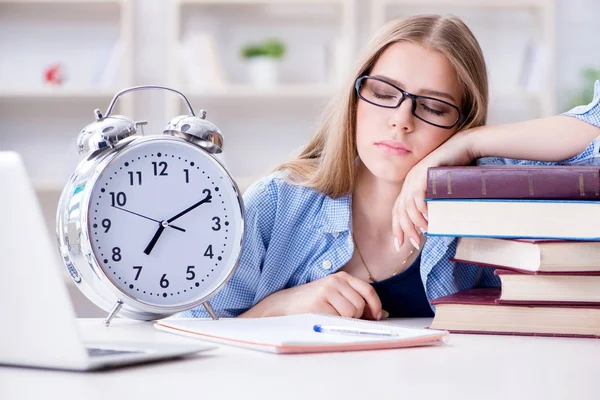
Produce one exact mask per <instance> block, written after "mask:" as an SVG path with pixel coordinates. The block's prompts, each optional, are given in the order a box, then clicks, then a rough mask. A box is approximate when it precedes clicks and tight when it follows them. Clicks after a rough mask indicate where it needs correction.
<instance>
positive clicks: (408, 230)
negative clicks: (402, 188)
mask: <svg viewBox="0 0 600 400" xmlns="http://www.w3.org/2000/svg"><path fill="white" fill-rule="evenodd" d="M400 226H401V227H402V230H403V231H404V236H405V237H406V238H408V240H410V242H411V243H412V245H413V246H415V247H416V248H417V249H420V245H419V236H420V235H419V233H418V232H417V229H416V228H415V226H414V225H413V223H412V221H411V219H410V217H409V215H408V213H407V210H406V209H404V210H402V212H401V213H400Z"/></svg>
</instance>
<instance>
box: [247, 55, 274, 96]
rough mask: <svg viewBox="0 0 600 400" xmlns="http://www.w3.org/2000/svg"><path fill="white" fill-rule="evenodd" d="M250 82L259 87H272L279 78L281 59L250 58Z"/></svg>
mask: <svg viewBox="0 0 600 400" xmlns="http://www.w3.org/2000/svg"><path fill="white" fill-rule="evenodd" d="M248 76H249V78H250V83H251V84H252V85H253V86H255V87H257V88H272V87H273V86H275V85H276V84H277V82H278V80H279V79H278V78H279V60H277V59H275V58H272V57H252V58H250V59H248Z"/></svg>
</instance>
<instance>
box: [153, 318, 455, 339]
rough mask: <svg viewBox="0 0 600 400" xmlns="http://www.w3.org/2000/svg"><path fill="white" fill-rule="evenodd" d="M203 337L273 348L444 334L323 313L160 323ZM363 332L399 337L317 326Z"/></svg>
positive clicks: (179, 320)
mask: <svg viewBox="0 0 600 400" xmlns="http://www.w3.org/2000/svg"><path fill="white" fill-rule="evenodd" d="M158 324H159V325H164V326H167V327H172V328H176V329H180V330H184V331H188V332H195V333H198V334H200V335H207V336H211V337H215V338H222V339H230V340H235V341H243V342H248V343H255V344H265V345H272V346H284V345H325V344H344V343H374V342H398V341H403V340H406V339H414V338H424V337H432V338H433V337H438V336H440V334H441V333H444V332H443V331H437V330H431V329H414V328H402V327H397V326H393V325H389V324H385V323H376V322H371V321H363V320H356V319H350V318H340V317H334V316H328V315H320V314H300V315H289V316H283V317H267V318H224V319H219V320H217V321H213V320H210V319H169V320H163V321H160V322H159V323H158ZM317 324H320V325H331V326H336V327H352V328H364V329H374V328H375V329H386V330H390V331H393V332H395V333H397V334H398V336H373V335H342V334H330V333H318V332H315V331H314V330H313V326H314V325H317Z"/></svg>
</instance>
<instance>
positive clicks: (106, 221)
mask: <svg viewBox="0 0 600 400" xmlns="http://www.w3.org/2000/svg"><path fill="white" fill-rule="evenodd" d="M110 225H111V223H110V219H108V218H104V219H103V220H102V227H103V228H104V229H105V231H104V233H108V230H109V229H110Z"/></svg>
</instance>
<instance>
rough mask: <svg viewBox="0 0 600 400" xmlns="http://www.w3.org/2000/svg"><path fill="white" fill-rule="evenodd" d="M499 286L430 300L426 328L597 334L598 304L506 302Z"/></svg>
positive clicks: (545, 334) (508, 333) (546, 333)
mask: <svg viewBox="0 0 600 400" xmlns="http://www.w3.org/2000/svg"><path fill="white" fill-rule="evenodd" d="M499 297H500V288H478V289H468V290H464V291H461V292H458V293H455V294H452V295H449V296H444V297H440V298H437V299H434V300H433V301H432V303H431V304H432V305H434V306H435V307H436V312H435V317H434V319H433V321H432V322H431V325H430V328H432V329H436V330H438V329H441V330H447V331H449V332H451V333H479V334H504V335H527V336H529V335H531V336H565V337H588V338H600V306H598V305H585V306H582V305H566V304H554V305H544V306H533V305H512V304H511V305H508V304H501V303H499V302H498V298H499Z"/></svg>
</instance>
